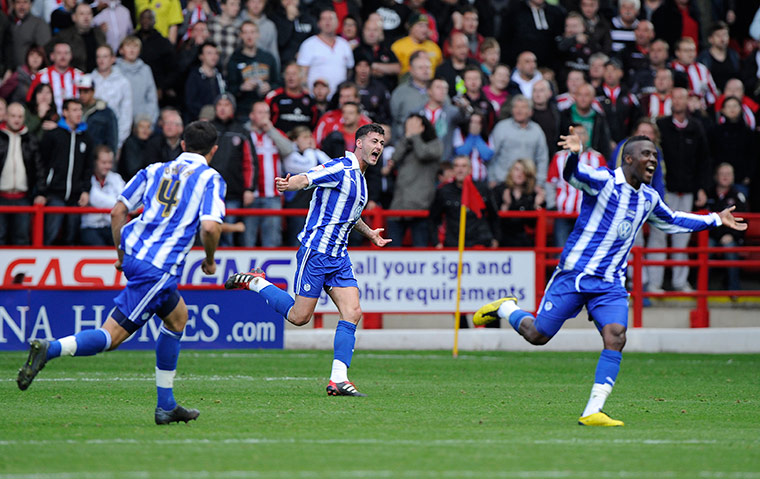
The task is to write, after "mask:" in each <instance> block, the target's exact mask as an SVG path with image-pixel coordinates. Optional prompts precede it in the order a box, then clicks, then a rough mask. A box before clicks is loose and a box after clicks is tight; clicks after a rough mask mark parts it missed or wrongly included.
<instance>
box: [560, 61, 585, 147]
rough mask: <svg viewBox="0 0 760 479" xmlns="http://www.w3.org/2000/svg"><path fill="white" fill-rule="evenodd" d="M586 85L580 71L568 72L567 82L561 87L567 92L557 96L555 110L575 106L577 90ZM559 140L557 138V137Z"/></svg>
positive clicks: (583, 75)
mask: <svg viewBox="0 0 760 479" xmlns="http://www.w3.org/2000/svg"><path fill="white" fill-rule="evenodd" d="M585 83H586V76H585V74H584V73H583V72H582V71H580V70H570V72H568V74H567V80H566V83H565V84H564V85H562V87H563V88H564V87H566V88H567V90H566V91H565V92H564V93H561V94H559V95H557V98H556V102H557V109H559V111H564V110H567V109H568V108H570V107H571V106H572V105H574V104H575V96H576V95H577V94H578V89H580V87H581V86H582V85H583V84H585ZM557 138H559V136H557Z"/></svg>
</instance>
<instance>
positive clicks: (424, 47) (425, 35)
mask: <svg viewBox="0 0 760 479" xmlns="http://www.w3.org/2000/svg"><path fill="white" fill-rule="evenodd" d="M407 26H408V28H409V35H407V36H405V37H404V38H399V39H398V40H396V41H395V42H393V44H392V45H391V50H392V51H393V53H394V54H395V55H396V58H398V61H399V64H401V72H400V74H401V75H402V76H403V75H404V74H406V73H407V72H408V71H409V69H410V68H411V63H412V56H414V54H415V53H416V52H418V51H423V52H425V53H426V54H427V56H428V57H429V59H430V62H431V68H432V69H431V73H432V71H433V70H435V69H436V68H438V65H440V64H441V61H442V60H443V55H442V53H441V49H440V48H439V47H438V45H437V44H436V43H435V42H433V41H431V40H430V26H429V25H428V17H427V15H424V14H421V13H413V14H412V15H410V16H409V20H408V21H407ZM426 80H430V78H429V77H428V78H426Z"/></svg>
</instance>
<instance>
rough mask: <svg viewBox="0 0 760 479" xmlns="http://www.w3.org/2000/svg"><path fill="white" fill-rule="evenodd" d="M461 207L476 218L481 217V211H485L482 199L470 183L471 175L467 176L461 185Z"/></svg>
mask: <svg viewBox="0 0 760 479" xmlns="http://www.w3.org/2000/svg"><path fill="white" fill-rule="evenodd" d="M462 206H466V207H467V208H468V209H469V210H470V211H472V212H473V213H475V216H477V217H478V218H480V217H482V216H483V210H484V209H486V204H485V202H484V201H483V197H482V196H480V192H479V191H478V189H477V188H476V187H475V183H473V181H472V175H467V177H466V178H465V179H464V184H463V185H462Z"/></svg>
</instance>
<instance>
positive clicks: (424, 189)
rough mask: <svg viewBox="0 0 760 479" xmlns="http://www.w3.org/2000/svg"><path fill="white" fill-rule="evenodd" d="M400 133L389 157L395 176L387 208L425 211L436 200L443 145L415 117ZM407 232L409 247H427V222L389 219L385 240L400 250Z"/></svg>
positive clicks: (424, 121) (419, 117) (430, 128)
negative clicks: (408, 231) (409, 235)
mask: <svg viewBox="0 0 760 479" xmlns="http://www.w3.org/2000/svg"><path fill="white" fill-rule="evenodd" d="M403 133H404V134H403V135H402V136H400V137H399V138H398V140H397V141H396V151H394V152H393V157H392V160H393V163H394V164H395V166H396V168H397V170H398V175H397V177H396V187H395V190H394V193H393V200H391V206H390V207H391V209H393V210H426V209H428V208H430V205H431V204H432V202H433V199H434V197H435V180H436V172H437V171H438V165H439V162H440V158H441V155H442V154H443V144H442V143H441V140H439V139H438V137H437V136H436V134H435V130H434V129H433V125H431V124H430V122H429V121H428V119H427V118H425V117H424V116H423V115H420V114H418V113H413V114H411V115H409V117H408V118H407V120H406V122H405V123H404V132H403ZM407 229H411V231H412V246H414V247H423V248H424V247H426V246H428V243H429V237H430V232H429V222H428V220H427V218H388V237H389V238H391V239H392V240H393V242H394V243H395V246H398V247H400V246H402V244H403V241H404V235H405V234H406V231H407Z"/></svg>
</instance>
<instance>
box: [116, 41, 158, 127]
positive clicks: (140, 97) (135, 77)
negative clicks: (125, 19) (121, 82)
mask: <svg viewBox="0 0 760 479" xmlns="http://www.w3.org/2000/svg"><path fill="white" fill-rule="evenodd" d="M141 49H142V42H141V41H140V39H139V38H137V37H134V36H131V35H130V36H128V37H127V38H125V39H124V40H123V41H122V42H121V46H120V47H119V53H120V54H121V57H120V58H118V59H116V68H117V70H118V71H119V72H120V73H121V74H122V75H124V77H125V78H126V79H127V81H128V82H129V84H130V86H131V87H132V113H133V114H134V116H137V115H145V116H147V117H148V118H150V120H151V122H152V123H153V124H155V123H156V120H158V94H157V92H156V82H155V81H154V80H153V73H152V72H151V69H150V67H149V66H148V65H146V64H145V62H143V61H142V60H141V59H140V50H141Z"/></svg>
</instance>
